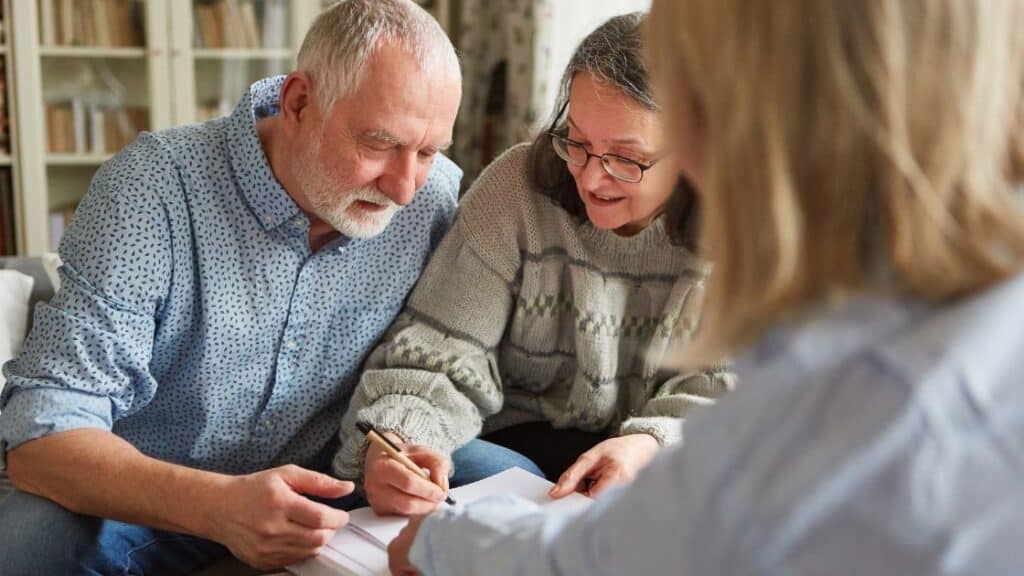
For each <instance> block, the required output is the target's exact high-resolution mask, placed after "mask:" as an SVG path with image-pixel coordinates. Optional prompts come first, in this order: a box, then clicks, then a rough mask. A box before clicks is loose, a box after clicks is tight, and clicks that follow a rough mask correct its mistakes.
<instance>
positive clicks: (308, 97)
mask: <svg viewBox="0 0 1024 576" xmlns="http://www.w3.org/2000/svg"><path fill="white" fill-rule="evenodd" d="M280 104H281V110H280V112H278V113H279V114H280V115H281V119H282V120H284V123H285V125H286V126H289V127H291V128H297V127H298V126H300V125H301V124H302V123H303V122H308V121H309V120H310V119H311V117H312V116H315V114H316V111H315V108H316V95H315V93H314V92H313V78H312V77H311V76H310V75H309V74H307V73H306V72H292V73H291V74H289V75H288V76H287V77H285V79H284V84H283V85H282V86H281V101H280Z"/></svg>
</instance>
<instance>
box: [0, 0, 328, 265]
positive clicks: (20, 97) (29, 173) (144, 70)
mask: <svg viewBox="0 0 1024 576" xmlns="http://www.w3.org/2000/svg"><path fill="white" fill-rule="evenodd" d="M0 2H2V7H3V12H2V14H3V18H2V21H3V26H4V27H6V28H3V27H0V29H2V40H7V39H10V40H11V42H10V43H7V42H4V41H2V40H0V65H2V66H3V72H4V73H6V76H5V75H4V73H0V80H3V79H6V80H7V81H6V82H5V83H4V86H3V87H2V89H0V94H2V95H4V96H6V98H5V102H4V103H11V102H17V103H18V106H17V110H16V114H15V113H14V112H13V111H12V112H10V113H9V114H6V115H3V116H2V117H0V124H2V120H3V117H6V118H11V119H12V120H13V119H14V118H17V119H18V120H19V122H17V123H18V124H20V125H21V126H22V127H23V129H22V130H13V128H14V127H15V126H13V124H15V123H14V122H12V123H11V124H12V126H11V128H12V130H10V131H8V132H0V249H6V247H7V246H8V245H9V244H7V243H4V242H3V238H2V236H3V232H6V231H7V230H8V228H7V227H5V226H3V220H2V218H3V216H4V214H5V213H4V206H5V205H4V204H3V202H2V199H3V190H4V189H5V188H4V182H7V183H8V184H7V189H10V190H11V192H10V193H9V194H8V195H9V196H11V197H12V207H11V209H10V210H11V211H12V212H13V214H14V221H15V224H16V225H15V227H14V230H15V231H16V234H14V237H15V242H16V248H14V249H13V250H12V251H16V252H17V253H18V254H23V255H35V254H40V253H43V252H47V251H52V250H54V249H56V243H57V242H58V240H59V238H60V235H61V233H62V231H63V228H64V227H65V226H66V225H67V224H68V223H69V219H70V216H71V214H72V213H73V211H74V207H75V205H76V204H77V202H78V201H79V200H80V199H81V197H82V195H84V194H85V192H86V190H87V189H88V186H89V182H90V181H91V179H92V176H93V174H94V173H95V171H96V169H97V168H98V167H99V165H100V164H102V163H103V162H104V161H106V160H107V159H108V158H110V157H111V156H112V155H113V154H114V153H115V152H116V151H117V150H119V149H120V148H121V147H123V146H124V145H125V144H127V143H128V142H130V141H131V140H132V139H134V138H135V136H136V135H137V133H138V132H139V131H142V130H160V129H163V128H168V127H170V126H175V125H181V124H188V123H192V122H197V121H201V120H205V119H207V118H210V117H213V116H218V115H222V114H226V113H230V111H231V110H232V109H233V107H234V105H235V104H236V102H237V100H238V98H239V97H240V96H241V94H242V93H243V91H244V90H245V88H246V87H248V85H249V84H250V83H251V82H253V81H255V80H256V79H258V78H261V77H264V76H267V75H271V74H277V73H285V72H288V71H290V70H291V69H292V67H293V65H294V62H295V55H296V53H297V51H298V46H299V42H301V39H302V37H303V35H304V34H305V31H306V29H307V28H308V26H309V24H310V23H311V22H312V21H313V19H314V18H315V17H316V15H317V13H318V10H319V7H320V6H319V0H0ZM11 29H13V30H17V33H16V34H14V35H13V37H12V36H11V35H10V34H9V33H8V32H9V30H11ZM12 70H13V72H14V74H13V75H12V74H11V72H12ZM4 103H0V104H4ZM0 110H4V107H3V106H0ZM2 114H3V113H2V112H0V115H2ZM4 134H8V135H9V137H8V138H7V142H9V143H10V146H9V147H4V146H3V143H4ZM11 149H15V150H17V151H20V152H22V153H21V154H14V153H12V152H11ZM5 175H6V176H5ZM5 177H6V180H4V178H5Z"/></svg>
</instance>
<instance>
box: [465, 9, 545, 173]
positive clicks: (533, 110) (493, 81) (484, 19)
mask: <svg viewBox="0 0 1024 576" xmlns="http://www.w3.org/2000/svg"><path fill="white" fill-rule="evenodd" d="M556 1H557V0H463V1H462V9H461V11H460V13H459V14H458V22H459V24H458V25H459V34H458V38H459V40H458V42H459V47H458V48H459V52H460V56H461V57H462V66H463V69H462V71H463V96H462V108H461V110H460V112H459V118H458V120H457V121H456V124H455V134H456V135H455V149H454V151H453V156H454V158H455V160H456V162H458V163H459V165H460V166H461V167H462V169H463V170H464V171H465V176H464V177H463V182H464V183H465V184H466V185H468V184H469V183H472V181H473V180H475V179H476V176H477V175H478V174H479V173H480V170H481V169H482V168H483V167H484V166H486V165H487V164H488V163H489V162H490V161H491V160H492V159H493V158H494V157H495V156H496V155H498V154H500V153H501V151H503V150H505V149H506V148H508V147H509V146H511V145H513V144H515V143H517V142H521V141H523V140H526V139H527V138H529V137H530V135H531V132H532V129H533V127H534V125H535V124H536V123H537V122H538V117H539V115H540V114H541V111H540V105H541V103H543V102H544V101H545V99H546V98H547V96H548V93H549V88H548V86H547V78H546V77H545V76H544V75H543V74H537V73H536V71H537V70H545V69H547V68H548V66H549V59H550V46H549V36H550V30H551V27H552V26H553V22H552V16H553V8H552V4H553V3H554V2H556Z"/></svg>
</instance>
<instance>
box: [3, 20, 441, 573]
mask: <svg viewBox="0 0 1024 576" xmlns="http://www.w3.org/2000/svg"><path fill="white" fill-rule="evenodd" d="M460 93H461V77H460V73H459V68H458V61H457V58H456V56H455V52H454V50H453V48H452V45H451V43H450V42H449V40H448V39H447V38H446V36H445V35H444V32H443V31H442V30H441V28H440V27H439V26H438V25H437V23H436V22H435V21H434V20H433V19H432V18H431V17H430V16H429V15H428V14H427V13H426V12H424V11H423V10H422V9H420V8H418V7H417V6H416V5H415V4H414V3H412V2H410V1H408V0H347V1H344V2H341V3H339V4H337V5H336V6H334V7H333V8H331V9H330V10H328V11H326V12H325V13H324V14H322V15H321V16H320V17H319V18H318V19H317V21H316V22H315V23H314V24H313V26H312V28H311V29H310V31H309V33H308V35H307V36H306V38H305V41H304V43H303V46H302V50H301V52H300V54H299V59H298V71H296V72H293V73H291V74H289V75H288V76H287V77H277V78H269V79H266V80H262V81H260V82H257V83H255V84H253V86H252V87H251V88H250V89H249V92H248V93H247V94H245V95H244V97H243V98H242V100H241V102H240V103H239V105H238V107H237V108H236V110H235V112H234V113H233V114H232V115H231V116H230V117H228V118H222V119H218V120H213V121H211V122H207V123H205V124H199V125H193V126H186V127H182V128H175V129H171V130H167V131H163V132H158V133H154V134H147V135H143V136H142V137H140V138H139V139H138V140H137V141H136V142H135V143H133V144H132V145H130V146H128V147H127V148H126V149H125V150H123V151H122V152H121V153H120V154H118V155H117V156H116V157H115V158H114V159H112V160H111V161H109V162H107V163H106V164H105V165H104V166H103V167H102V168H101V169H100V171H99V172H98V173H97V175H96V177H95V179H94V181H93V183H92V186H91V188H90V190H89V193H88V194H87V196H86V197H85V199H84V200H83V201H82V203H81V205H80V206H79V209H78V213H77V215H76V217H75V222H74V225H73V226H72V227H71V228H70V229H69V230H68V232H67V235H66V236H65V238H64V241H63V242H62V244H61V256H62V259H63V261H64V267H63V269H62V271H61V278H62V287H61V290H60V292H59V293H58V294H57V295H56V296H55V297H54V299H53V301H52V302H51V303H50V304H49V305H42V306H41V307H40V308H39V310H38V311H37V313H36V317H35V325H34V328H33V331H32V333H31V335H30V336H29V338H28V340H27V342H26V343H25V346H24V351H23V353H22V355H21V357H20V358H18V359H17V360H15V361H13V362H11V363H9V364H8V365H7V366H6V368H5V374H6V375H7V379H8V380H7V382H8V384H7V387H6V389H5V391H4V395H3V397H2V399H0V406H2V415H0V466H3V467H5V468H6V470H7V472H8V474H9V476H10V479H11V481H12V482H13V484H14V486H15V487H16V488H17V489H18V490H17V491H15V492H14V493H12V494H11V495H10V496H8V497H7V498H6V499H5V500H4V501H3V502H2V503H0V534H3V536H2V537H0V567H2V571H3V573H4V574H8V575H11V574H23V573H32V574H71V573H89V574H95V573H100V574H109V573H147V574H148V573H161V574H168V573H173V574H180V573H188V572H190V571H192V570H194V569H195V568H197V567H198V566H201V565H203V564H206V563H208V562H211V561H213V560H215V559H216V558H218V557H220V556H223V555H225V554H227V553H228V551H230V552H232V553H234V554H235V555H237V556H238V557H240V558H241V559H242V560H244V561H245V562H247V563H249V564H252V565H254V566H257V567H273V566H281V565H284V564H287V563H291V562H295V561H298V560H300V559H303V558H305V557H308V556H310V555H312V554H313V553H314V552H315V551H316V549H317V548H318V547H319V546H321V545H323V544H324V543H325V542H326V541H327V540H328V539H329V538H330V535H331V534H332V533H333V531H334V530H335V529H336V528H337V527H338V526H340V525H342V524H344V523H345V522H346V519H347V516H346V514H345V513H344V512H343V511H341V510H338V509H335V508H334V507H331V506H328V505H325V504H323V503H321V502H322V501H325V500H333V499H337V498H340V497H343V496H345V495H346V494H348V493H349V492H350V491H351V490H352V485H351V484H350V483H348V482H341V481H339V480H336V479H333V478H332V477H330V476H328V475H325V474H323V473H321V472H320V471H323V470H327V469H328V467H329V460H330V457H331V455H332V454H333V452H334V450H335V449H336V445H337V442H336V440H334V439H333V437H334V436H335V432H336V431H337V427H338V422H339V420H340V418H341V415H342V413H343V411H344V409H345V406H346V403H347V401H348V398H349V397H350V395H351V393H352V387H353V385H354V384H355V383H356V382H357V380H358V374H357V371H358V367H359V365H360V363H361V362H362V360H363V357H364V355H365V354H366V353H367V351H368V350H369V349H370V347H371V346H372V345H373V343H374V342H375V341H376V340H377V338H378V337H379V336H380V334H381V333H382V332H383V331H384V330H385V329H386V328H387V327H388V325H389V324H390V323H391V321H392V320H393V318H394V317H395V315H396V314H397V313H398V311H399V309H400V308H401V305H402V301H403V300H404V298H405V296H406V294H407V293H408V291H409V290H410V288H411V287H412V286H413V284H414V283H415V281H416V279H417V277H418V276H419V274H420V270H421V268H422V267H423V265H424V263H425V262H426V261H427V258H428V256H429V254H430V252H431V251H432V250H433V248H434V246H435V245H436V243H437V242H438V241H439V240H440V238H441V237H442V236H443V234H444V232H445V231H446V229H447V227H448V226H449V224H450V222H451V220H452V217H453V214H454V211H455V207H456V198H457V191H458V186H459V180H460V179H461V172H460V171H459V169H458V168H457V167H455V165H454V164H452V163H451V162H450V161H448V160H447V159H445V158H444V157H442V156H440V155H439V151H441V150H442V149H444V148H445V147H446V146H447V145H448V143H449V142H450V140H451V135H452V126H453V124H454V121H455V115H456V113H457V110H458V106H459V99H460ZM4 456H6V462H4V458H3V457H4ZM311 497H312V498H311Z"/></svg>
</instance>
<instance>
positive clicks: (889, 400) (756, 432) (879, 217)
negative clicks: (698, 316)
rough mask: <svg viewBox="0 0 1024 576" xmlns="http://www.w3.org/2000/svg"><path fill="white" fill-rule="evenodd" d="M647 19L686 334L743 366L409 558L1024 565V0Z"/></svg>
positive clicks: (866, 566) (459, 562)
mask: <svg viewBox="0 0 1024 576" xmlns="http://www.w3.org/2000/svg"><path fill="white" fill-rule="evenodd" d="M650 20H651V23H652V25H651V29H652V32H653V36H652V40H651V42H652V47H653V54H654V55H655V57H656V59H655V70H657V71H659V73H661V72H662V71H664V73H663V74H661V76H662V77H664V79H665V87H666V89H668V90H670V91H671V93H672V94H674V95H673V96H672V97H671V98H669V99H667V100H666V102H668V103H670V104H671V112H672V115H674V119H673V120H671V121H670V122H671V124H672V125H673V126H675V127H676V130H677V132H678V139H677V142H678V147H677V148H676V150H677V152H678V154H679V155H680V157H681V159H682V160H683V161H685V163H686V164H685V166H686V171H687V172H688V173H689V174H691V176H692V177H693V180H694V182H695V183H696V185H697V186H698V188H699V190H700V192H701V194H702V198H703V199H704V208H705V212H704V215H705V218H704V220H703V222H702V229H703V232H704V235H703V239H704V241H702V243H701V246H702V247H707V248H708V249H709V250H710V253H709V256H710V257H712V258H713V259H714V262H715V275H714V277H713V279H712V280H711V282H710V283H709V287H708V298H707V302H706V307H705V310H704V326H705V328H706V330H702V331H701V334H700V335H699V336H698V339H699V340H698V341H697V342H694V343H693V346H691V347H690V348H689V351H690V352H689V356H690V357H691V358H694V357H695V358H697V359H699V360H703V361H707V360H708V359H709V358H715V357H717V356H718V355H719V354H721V353H722V352H723V351H733V350H739V349H743V350H744V353H743V354H742V355H741V356H739V357H737V361H736V363H735V366H736V370H737V374H738V376H739V377H740V379H741V380H742V381H743V382H745V383H746V384H745V385H744V386H743V387H742V389H740V390H737V391H736V392H735V393H734V394H731V395H729V396H728V397H726V398H724V399H723V400H722V401H721V402H719V403H718V404H717V405H716V406H714V407H712V408H711V409H709V410H706V411H704V412H702V413H701V414H698V415H696V416H695V417H694V418H692V419H690V420H689V421H688V422H687V425H686V426H687V427H686V434H687V440H686V447H685V448H684V449H682V450H679V449H675V450H672V451H669V452H667V453H666V454H665V455H664V457H663V458H659V459H658V460H656V461H655V462H654V463H652V464H651V465H650V466H649V467H648V468H647V469H645V470H644V471H643V472H642V473H641V475H640V477H639V478H637V480H636V481H635V482H634V483H633V484H631V485H630V486H629V487H628V488H627V489H625V490H622V491H616V492H614V494H608V497H606V498H602V499H600V500H599V501H598V502H597V503H596V504H595V505H594V506H593V507H591V508H590V510H589V511H588V512H586V513H584V514H583V515H582V516H579V517H576V518H565V517H554V516H545V515H543V514H540V513H538V512H537V511H536V509H535V508H534V507H531V506H529V505H524V504H523V503H522V502H509V501H506V500H501V499H498V500H489V501H481V502H478V503H475V504H473V505H470V506H469V507H467V508H453V509H447V510H444V511H442V512H438V513H436V514H434V515H432V516H430V517H428V518H427V519H426V520H425V521H424V520H421V519H416V520H414V521H412V522H411V523H410V525H409V527H408V528H407V529H406V531H405V532H404V533H403V534H402V535H401V536H400V537H399V538H398V539H397V540H396V541H395V542H394V543H393V544H392V549H391V552H392V569H393V570H394V572H395V573H396V574H407V573H412V572H415V571H416V569H417V568H418V569H419V570H421V571H422V572H423V573H424V574H430V575H432V574H488V575H491V576H501V575H512V574H530V575H533V576H543V575H548V574H552V575H553V574H560V575H571V574H588V575H597V576H600V575H620V574H644V575H647V576H655V575H660V574H666V575H667V574H787V575H802V574H807V575H810V574H835V573H843V574H901V575H902V574H972V575H979V574H1019V573H1021V572H1022V566H1024V560H1022V558H1021V553H1020V534H1021V531H1022V530H1024V490H1022V488H1021V477H1024V440H1022V439H1024V387H1022V386H1021V377H1020V374H1021V373H1022V371H1024V328H1022V327H1021V326H1022V325H1021V318H1022V317H1024V211H1022V206H1021V203H1020V196H1019V192H1017V191H1018V190H1019V187H1020V185H1021V183H1022V181H1024V106H1022V102H1024V94H1022V89H1024V41H1022V36H1021V32H1020V31H1021V30H1022V29H1024V4H1022V3H1020V2H987V1H971V2H969V1H965V0H927V1H912V2H895V3H894V2H890V1H888V0H863V1H861V2H857V3H855V4H851V3H849V2H847V1H846V0H807V1H792V2H774V1H773V2H749V1H747V0H717V1H715V2H705V1H703V0H700V1H697V0H655V2H654V9H653V10H652V13H651V17H650ZM410 544H412V553H411V563H410V561H409V554H408V551H409V546H410Z"/></svg>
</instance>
